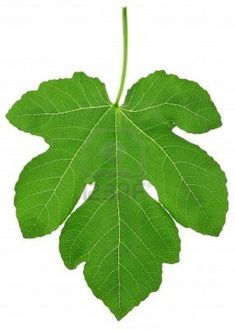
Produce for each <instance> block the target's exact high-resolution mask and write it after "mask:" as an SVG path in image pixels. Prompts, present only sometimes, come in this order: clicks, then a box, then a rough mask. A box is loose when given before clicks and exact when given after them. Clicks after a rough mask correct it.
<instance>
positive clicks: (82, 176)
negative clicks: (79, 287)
mask: <svg viewBox="0 0 235 329" xmlns="http://www.w3.org/2000/svg"><path fill="white" fill-rule="evenodd" d="M123 33H124V36H123V67H122V74H121V81H120V87H119V90H118V93H117V97H116V100H115V102H114V104H112V102H111V101H110V100H109V97H108V95H107V92H106V88H105V85H104V84H103V83H102V82H101V81H100V80H99V79H97V78H92V77H88V76H87V75H86V74H84V73H82V72H80V73H75V74H74V75H73V77H72V78H69V79H59V80H51V81H48V82H44V83H42V84H41V85H40V87H39V89H38V90H37V91H30V92H28V93H26V94H25V95H23V96H22V98H21V99H20V100H19V101H17V102H16V103H15V104H14V105H13V106H12V108H11V110H10V111H9V113H8V115H7V118H8V120H9V121H10V122H11V123H12V124H13V125H15V126H16V127H17V128H19V129H21V130H23V131H25V132H29V133H31V134H33V135H37V136H42V137H43V138H44V139H45V141H46V142H47V143H48V145H49V148H48V150H47V151H46V152H44V153H43V154H41V155H39V156H37V157H35V158H34V159H33V160H32V161H31V162H29V163H28V164H27V165H26V166H25V168H24V169H23V171H22V173H21V174H20V177H19V180H18V182H17V184H16V188H15V190H16V195H15V206H16V210H17V217H18V220H19V224H20V228H21V231H22V234H23V236H24V237H26V238H34V237H39V236H44V235H46V234H49V233H51V232H53V231H54V230H56V229H57V228H58V227H59V226H60V225H61V224H62V223H64V222H65V224H64V227H63V230H62V233H61V236H60V253H61V256H62V258H63V261H64V263H65V265H66V266H67V267H68V268H69V269H74V268H76V267H77V266H78V265H79V264H80V263H82V262H84V263H85V265H84V275H85V278H86V281H87V283H88V285H89V287H90V288H91V289H92V291H93V293H94V294H95V295H96V296H97V297H98V298H100V299H101V300H102V301H103V302H104V303H105V304H106V305H107V306H108V307H109V309H110V310H111V311H112V312H113V314H114V315H115V316H116V318H117V319H121V318H122V317H123V316H125V315H126V314H127V313H128V312H129V311H130V310H131V309H132V308H133V307H134V306H136V305H138V304H139V303H140V302H141V301H142V300H144V299H145V298H146V297H147V296H148V295H149V294H150V293H151V292H153V291H156V290H157V289H158V288H159V286H160V284H161V280H162V264H164V263H171V264H172V263H175V262H177V261H178V260H179V251H180V239H179V236H178V230H177V228H176V225H175V223H174V221H177V222H178V223H180V224H181V225H183V226H185V227H188V228H191V229H194V230H195V231H197V232H200V233H202V234H208V235H212V236H217V235H219V233H220V231H221V229H222V227H223V225H224V222H225V214H226V211H227V190H226V178H225V175H224V173H223V171H222V170H221V169H220V167H219V165H218V164H217V163H216V162H215V160H213V158H212V157H210V156H209V155H208V154H207V153H206V152H205V151H203V150H202V149H201V148H199V147H198V146H197V145H194V144H192V143H189V142H188V141H187V140H185V139H183V138H181V137H179V136H177V135H176V134H175V133H174V132H173V128H174V127H175V126H177V127H179V128H180V129H182V130H184V131H186V132H189V133H205V132H207V131H209V130H211V129H214V128H217V127H219V126H220V125H221V119H220V115H219V113H218V112H217V110H216V108H215V105H214V103H213V102H212V100H211V98H210V96H209V94H208V93H207V92H206V91H205V90H204V89H203V88H201V87H200V86H199V85H198V84H197V83H195V82H193V81H189V80H185V79H180V78H178V77H177V76H175V75H171V74H167V73H165V72H164V71H156V72H154V73H152V74H150V75H149V76H147V77H145V78H142V79H140V80H139V81H138V82H137V83H136V84H134V85H133V86H132V87H131V88H130V89H129V90H128V92H127V95H126V98H125V101H124V104H123V105H121V106H120V105H119V102H120V99H121V96H122V93H123V89H124V84H125V78H126V72H127V53H128V28H127V11H126V8H123ZM143 180H148V181H150V182H151V183H152V184H153V185H154V186H155V187H156V190H157V192H158V196H159V201H156V200H153V199H152V198H151V197H150V196H149V195H148V194H147V193H146V191H145V190H144V188H143ZM92 182H95V188H94V191H93V193H92V195H91V196H90V197H89V198H88V200H87V201H86V202H85V203H84V204H83V205H82V206H81V207H79V208H77V209H75V210H74V207H75V206H76V204H77V202H78V200H79V198H80V196H81V194H82V191H83V190H84V187H85V186H86V184H88V183H92ZM78 298H79V296H78Z"/></svg>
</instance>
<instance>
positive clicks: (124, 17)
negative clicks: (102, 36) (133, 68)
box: [114, 7, 128, 106]
mask: <svg viewBox="0 0 235 329" xmlns="http://www.w3.org/2000/svg"><path fill="white" fill-rule="evenodd" d="M122 31H123V60H122V75H121V81H120V86H119V90H118V94H117V97H116V100H115V103H114V105H115V106H118V103H119V101H120V98H121V96H122V92H123V89H124V85H125V80H126V71H127V57H128V56H127V55H128V23H127V7H123V8H122Z"/></svg>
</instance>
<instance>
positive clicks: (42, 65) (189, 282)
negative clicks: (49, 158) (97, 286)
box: [0, 0, 235, 329]
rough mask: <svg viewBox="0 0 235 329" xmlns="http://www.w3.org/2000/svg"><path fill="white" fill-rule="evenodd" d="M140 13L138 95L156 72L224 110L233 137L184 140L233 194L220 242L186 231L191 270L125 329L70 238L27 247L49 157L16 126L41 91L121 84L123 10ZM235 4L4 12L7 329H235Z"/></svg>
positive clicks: (2, 210)
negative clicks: (29, 220) (24, 185)
mask: <svg viewBox="0 0 235 329" xmlns="http://www.w3.org/2000/svg"><path fill="white" fill-rule="evenodd" d="M124 4H125V5H128V10H129V30H130V56H129V66H128V78H127V83H126V86H127V87H129V86H131V85H132V83H134V82H135V81H136V80H138V79H139V78H140V77H142V76H145V75H147V74H149V73H151V72H153V71H154V70H156V69H165V70H166V71H167V72H168V73H174V74H177V75H179V76H180V77H184V78H188V79H192V80H195V81H198V82H199V83H200V84H201V85H202V86H203V87H204V88H206V89H207V90H208V91H209V92H210V94H211V97H212V99H213V100H214V102H215V104H216V105H217V107H218V109H219V111H220V113H221V115H222V120H223V127H222V128H219V129H217V130H214V131H211V132H209V133H207V134H204V135H191V134H185V133H182V132H179V130H178V131H177V132H178V133H179V134H181V135H183V136H186V138H187V139H188V140H191V141H194V142H195V143H197V144H199V145H200V146H201V147H202V148H204V149H206V150H207V151H208V152H209V153H210V154H211V155H212V156H213V157H214V158H215V159H216V160H217V161H218V162H219V163H220V164H221V165H222V168H223V169H224V170H225V172H226V174H227V178H228V181H229V183H228V189H229V193H230V210H229V213H228V216H227V223H226V225H225V227H224V230H223V232H222V233H221V235H220V237H219V238H212V237H207V236H202V235H201V234H197V233H195V232H193V231H192V230H190V229H185V228H183V227H179V229H180V236H181V239H182V252H181V261H180V263H178V264H175V265H165V266H164V275H163V283H162V286H161V288H160V290H159V291H158V292H156V293H153V294H151V295H150V296H149V297H148V298H147V299H146V300H145V301H144V302H142V303H141V305H140V306H139V307H137V308H135V309H134V310H133V311H132V312H130V313H129V314H128V315H127V316H126V317H125V318H124V319H123V320H121V321H120V322H117V321H116V319H115V318H114V316H113V315H112V314H111V313H110V311H109V310H108V309H107V308H106V307H105V306H104V305H103V303H102V302H101V301H100V300H98V299H96V298H95V297H94V296H93V294H92V292H91V290H90V289H89V288H88V287H87V285H86V283H85V281H84V279H83V274H82V268H83V265H82V266H79V268H78V269H77V270H74V271H69V270H67V269H66V268H65V267H64V265H63V263H62V260H61V259H60V255H59V252H58V236H59V233H60V229H58V231H57V232H54V233H53V234H51V235H49V236H46V237H43V238H40V239H32V240H25V239H23V238H22V236H21V233H20V230H19V228H18V223H17V219H16V216H15V209H14V206H13V197H14V184H15V182H16V180H17V178H18V175H19V173H20V171H21V170H22V168H23V166H24V165H25V164H26V163H27V162H28V161H29V160H30V159H31V158H32V157H33V156H36V155H37V154H39V153H41V152H42V151H44V150H45V149H46V145H45V143H44V142H43V140H42V139H40V138H38V137H33V136H31V135H29V134H25V133H23V132H20V131H18V130H17V129H15V128H14V127H13V126H11V125H10V124H8V122H7V120H6V119H5V114H6V112H7V110H8V109H9V108H10V107H11V105H12V104H13V103H14V102H15V101H16V100H17V99H18V98H19V97H20V96H21V95H22V94H23V93H24V92H26V91H28V90H32V89H36V88H37V86H38V84H39V83H40V82H41V81H45V80H48V79H52V78H60V77H61V78H62V77H71V75H72V73H73V72H74V71H80V70H82V71H85V72H86V73H87V74H89V75H91V76H98V77H99V78H100V79H101V80H103V81H104V82H105V83H106V86H107V89H108V92H109V94H110V97H111V99H114V97H115V96H116V91H117V88H118V84H119V77H120V65H121V55H122V35H121V6H122V5H124ZM234 17H235V3H234V0H231V1H229V0H223V1H221V0H219V1H216V0H190V1H189V0H177V1H173V0H172V1H169V0H158V1H156V0H154V1H150V0H144V1H139V0H133V1H131V0H130V1H118V0H107V1H105V0H94V1H90V0H85V1H81V0H80V1H79V0H57V1H55V0H54V1H53V0H45V1H43V0H37V1H36V0H20V1H16V0H15V1H13V0H1V1H0V115H1V117H0V157H1V160H0V328H4V329H75V328H82V329H91V328H96V329H106V328H107V329H127V328H128V329H138V328H148V329H153V328H159V329H171V328H174V329H188V328H190V329H199V328H200V329H209V328H213V329H221V328H223V329H234V328H235V311H234V309H235V149H234V142H235V83H234V73H235V18H234Z"/></svg>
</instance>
